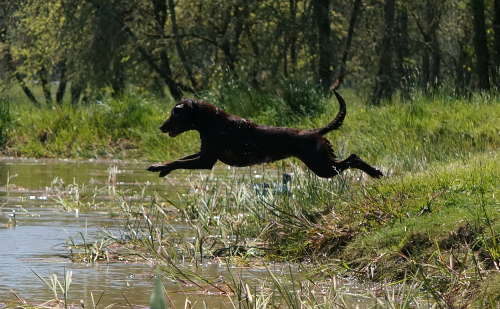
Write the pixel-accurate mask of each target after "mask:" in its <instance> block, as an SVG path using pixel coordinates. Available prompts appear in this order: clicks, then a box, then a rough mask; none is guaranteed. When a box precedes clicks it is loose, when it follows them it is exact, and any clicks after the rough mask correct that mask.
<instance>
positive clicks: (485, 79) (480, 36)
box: [471, 0, 490, 91]
mask: <svg viewBox="0 0 500 309" xmlns="http://www.w3.org/2000/svg"><path fill="white" fill-rule="evenodd" d="M471 5H472V15H473V17H474V51H475V54H476V67H475V69H476V76H477V78H478V86H479V89H480V90H483V91H484V90H489V89H490V78H489V69H490V64H489V61H490V55H489V52H488V43H487V39H486V26H485V17H484V0H471Z"/></svg>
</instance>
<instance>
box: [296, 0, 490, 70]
mask: <svg viewBox="0 0 500 309" xmlns="http://www.w3.org/2000/svg"><path fill="white" fill-rule="evenodd" d="M499 1H500V0H499ZM290 19H291V20H292V30H291V33H290V67H291V69H290V71H291V73H292V74H293V73H294V72H295V69H296V68H297V48H296V45H297V37H298V33H297V30H296V29H297V24H296V23H297V0H290Z"/></svg>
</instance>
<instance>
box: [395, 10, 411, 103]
mask: <svg viewBox="0 0 500 309" xmlns="http://www.w3.org/2000/svg"><path fill="white" fill-rule="evenodd" d="M397 21H398V28H399V33H398V35H397V36H396V37H397V43H396V44H395V45H396V54H397V61H398V63H397V66H396V67H397V75H398V76H397V77H398V80H399V84H400V87H401V97H402V99H403V100H406V99H408V98H409V91H410V72H409V70H408V68H407V64H406V62H407V58H408V57H409V56H410V50H409V48H408V37H409V35H408V11H407V8H406V7H402V8H401V12H400V13H399V14H398V17H397Z"/></svg>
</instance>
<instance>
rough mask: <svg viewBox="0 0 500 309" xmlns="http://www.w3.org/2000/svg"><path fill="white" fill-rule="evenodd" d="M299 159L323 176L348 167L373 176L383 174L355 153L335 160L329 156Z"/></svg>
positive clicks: (339, 171) (334, 173)
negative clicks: (319, 158)
mask: <svg viewBox="0 0 500 309" xmlns="http://www.w3.org/2000/svg"><path fill="white" fill-rule="evenodd" d="M300 159H301V161H302V162H304V164H305V165H306V166H307V167H308V168H309V169H310V170H311V171H313V172H314V173H315V174H316V175H318V176H319V177H323V178H331V177H334V176H337V175H338V174H340V173H342V172H343V171H345V170H347V169H350V168H356V169H359V170H362V171H363V172H365V173H367V174H368V175H370V176H371V177H373V178H380V177H382V176H384V175H383V174H382V172H381V171H380V170H379V169H378V168H376V167H374V166H371V165H369V164H368V163H366V162H365V161H363V160H361V159H360V158H359V157H358V156H357V155H355V154H352V155H350V156H349V157H348V158H347V159H345V160H343V161H337V160H333V159H330V158H328V159H322V160H318V159H317V158H311V157H307V158H305V159H302V158H300Z"/></svg>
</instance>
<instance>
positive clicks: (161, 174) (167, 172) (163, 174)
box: [158, 169, 170, 178]
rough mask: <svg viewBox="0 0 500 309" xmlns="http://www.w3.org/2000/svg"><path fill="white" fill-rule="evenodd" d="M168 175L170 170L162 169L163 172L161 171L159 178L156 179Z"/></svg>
mask: <svg viewBox="0 0 500 309" xmlns="http://www.w3.org/2000/svg"><path fill="white" fill-rule="evenodd" d="M168 174H170V170H168V169H164V170H162V171H161V172H160V176H158V177H160V178H162V177H165V176H167V175H168Z"/></svg>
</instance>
